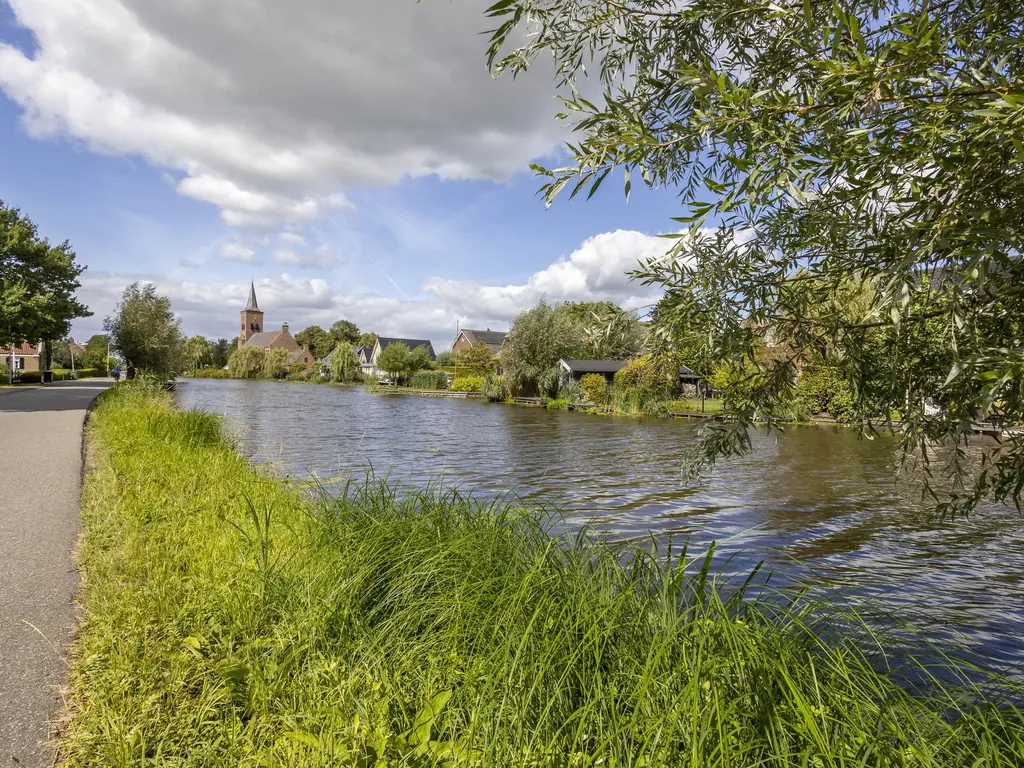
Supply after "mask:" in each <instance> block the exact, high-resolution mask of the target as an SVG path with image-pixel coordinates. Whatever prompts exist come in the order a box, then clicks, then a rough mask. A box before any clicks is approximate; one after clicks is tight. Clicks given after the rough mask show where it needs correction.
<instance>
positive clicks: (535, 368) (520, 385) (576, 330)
mask: <svg viewBox="0 0 1024 768" xmlns="http://www.w3.org/2000/svg"><path fill="white" fill-rule="evenodd" d="M582 337H583V332H582V329H581V328H580V326H579V325H578V324H577V323H576V321H575V320H574V319H573V317H572V314H571V312H568V311H565V310H562V311H558V310H557V309H555V308H553V307H552V306H551V305H550V304H548V303H547V301H545V300H543V299H542V300H541V301H540V302H539V303H538V304H537V306H535V307H533V308H532V309H527V310H525V311H524V312H520V313H519V315H518V316H517V317H516V319H515V320H514V321H513V322H512V328H511V329H510V330H509V333H508V336H507V337H506V340H505V346H504V348H503V350H502V353H501V363H502V366H503V367H504V369H505V375H506V378H507V380H508V382H509V384H510V386H511V387H512V388H513V389H514V390H516V391H536V390H539V389H545V390H548V389H551V384H552V381H556V380H557V375H558V371H557V368H556V366H557V365H558V360H559V359H560V358H563V357H566V358H572V357H578V355H577V352H578V351H579V350H580V349H582V346H583V342H582ZM542 384H543V385H544V386H541V385H542Z"/></svg>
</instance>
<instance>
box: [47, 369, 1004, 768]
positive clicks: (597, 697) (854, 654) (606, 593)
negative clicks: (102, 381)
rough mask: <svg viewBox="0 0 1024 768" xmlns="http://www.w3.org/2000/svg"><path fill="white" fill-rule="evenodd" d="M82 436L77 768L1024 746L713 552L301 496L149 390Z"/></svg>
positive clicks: (949, 751)
mask: <svg viewBox="0 0 1024 768" xmlns="http://www.w3.org/2000/svg"><path fill="white" fill-rule="evenodd" d="M89 442H90V449H91V455H92V468H91V470H90V473H89V476H88V478H87V481H86V490H85V503H84V509H83V517H84V525H85V537H84V543H83V549H82V569H83V573H84V579H85V589H84V591H83V595H82V601H83V604H84V607H85V620H84V623H83V626H82V631H81V634H80V637H79V641H78V644H77V647H76V649H75V652H74V654H73V658H72V669H71V685H72V691H71V698H70V701H71V702H72V711H71V713H70V715H71V716H70V719H69V721H68V725H67V728H66V732H65V736H64V739H63V742H62V746H63V754H64V756H65V762H66V764H67V765H97V764H110V765H134V764H142V763H146V762H152V761H158V762H164V763H181V764H203V765H224V766H228V765H230V766H234V765H256V764H266V765H339V764H340V765H346V764H356V763H357V761H358V760H360V759H365V763H363V764H366V765H376V764H378V763H377V760H378V759H379V758H385V757H386V758H387V759H388V760H389V764H406V765H435V764H441V763H446V764H449V765H480V766H484V765H486V766H505V765H538V766H540V765H560V766H562V765H596V764H598V761H601V762H600V764H601V765H619V766H623V765H638V764H641V765H648V766H662V765H664V766H669V765H671V766H675V765H681V764H694V765H737V766H746V765H754V764H758V765H766V766H778V767H779V768H781V767H782V766H790V765H793V764H809V765H825V766H831V765H854V764H857V765H860V764H865V765H910V764H914V765H931V766H939V765H943V766H947V765H948V766H953V765H963V764H971V765H993V766H1002V765H1006V766H1009V765H1015V764H1018V763H1017V761H1018V760H1019V755H1020V754H1021V750H1022V749H1024V729H1022V726H1021V720H1020V715H1019V713H1017V712H1016V710H1012V709H1008V708H1002V709H996V708H994V707H989V708H987V709H986V708H984V707H981V708H979V707H976V706H975V705H974V704H972V703H969V702H971V701H972V700H975V699H976V697H977V696H978V695H979V691H978V689H975V688H970V687H967V686H962V687H957V688H955V689H947V690H942V689H934V690H933V691H932V695H930V696H929V697H928V698H924V697H916V698H915V697H912V696H910V695H909V694H908V693H906V692H905V691H904V690H902V689H901V688H900V687H899V686H898V685H897V684H896V683H895V681H894V680H893V678H892V677H891V676H890V675H889V674H888V673H879V672H875V671H873V670H872V666H875V667H878V666H879V665H882V664H884V662H885V659H886V658H888V659H892V658H894V656H893V654H892V651H893V649H892V648H886V649H885V651H886V653H885V654H882V653H881V650H876V652H867V653H865V652H863V651H861V650H858V649H856V648H854V647H853V646H852V645H851V644H849V642H848V640H845V639H842V638H840V639H837V640H835V642H826V641H825V640H824V639H822V638H824V637H827V636H828V627H827V626H822V625H821V621H820V620H816V619H815V618H814V616H813V614H810V613H808V612H807V611H806V610H803V611H798V610H797V609H794V610H793V611H787V612H784V613H782V614H777V613H774V612H772V611H768V610H766V609H761V608H758V607H757V606H754V605H749V604H748V605H741V604H739V603H737V602H734V601H733V602H730V601H729V598H728V595H724V594H722V593H719V592H717V591H714V590H712V589H711V587H710V586H709V585H710V581H711V580H710V579H709V578H707V573H708V571H707V570H702V569H701V566H702V565H703V564H704V561H703V560H698V561H697V562H696V563H693V564H692V565H691V568H690V569H689V570H688V571H686V572H682V571H671V570H667V569H666V568H665V567H664V566H663V565H661V564H660V563H659V561H657V560H656V559H651V558H649V557H647V556H646V555H643V554H640V555H639V556H637V557H636V558H635V559H633V560H632V561H631V562H630V564H629V565H628V566H624V565H623V564H622V560H621V559H620V557H621V552H620V553H613V552H611V551H609V550H608V549H606V548H604V547H602V546H600V545H599V544H597V543H595V542H593V541H591V540H589V539H587V538H586V537H573V538H570V539H565V540H557V541H556V540H553V539H551V538H550V536H549V535H548V534H547V533H546V532H545V529H544V523H543V520H541V519H538V518H536V517H535V516H533V515H531V514H529V513H527V512H524V511H523V510H521V509H518V508H517V507H516V506H515V505H505V504H478V503H475V502H473V501H471V500H468V499H465V498H463V497H461V496H459V495H457V494H453V493H447V494H443V495H438V494H434V493H429V492H424V493H418V494H417V493H410V494H406V495H405V496H402V497H399V496H398V495H397V494H396V492H395V491H394V490H393V489H390V488H388V487H386V486H383V485H378V484H373V483H370V484H368V485H365V486H364V485H353V486H349V487H347V489H346V491H345V493H343V494H342V496H341V498H336V499H327V498H322V497H319V496H315V497H308V496H303V495H302V493H301V492H300V490H299V489H298V488H297V487H295V486H293V485H290V484H288V483H285V482H282V481H280V480H278V479H275V478H272V477H268V476H266V475H265V474H263V473H262V472H261V471H259V470H257V469H254V468H252V467H251V466H250V465H249V464H248V463H247V462H246V461H245V460H244V459H242V458H241V457H239V456H238V455H237V453H236V452H235V451H234V449H233V447H232V446H231V445H230V444H229V443H228V442H227V441H225V439H224V438H223V436H222V434H221V431H220V425H219V422H218V420H217V419H216V418H215V417H212V416H209V415H205V414H198V413H191V412H180V411H178V410H176V409H175V407H174V406H173V402H172V400H171V399H170V397H169V396H167V395H166V394H163V393H160V392H158V391H153V390H148V389H146V388H145V387H144V386H143V385H141V383H140V384H132V385H127V386H122V387H118V388H117V390H116V392H112V393H110V394H108V395H106V396H105V397H104V398H103V400H102V401H101V402H100V403H99V405H98V406H97V408H96V410H95V412H94V416H93V419H92V423H91V427H90V430H89ZM832 634H835V633H832ZM842 637H846V638H848V637H849V635H848V634H847V635H843V636H842ZM903 671H906V670H903ZM947 716H949V717H948V719H947ZM979 760H980V762H975V761H979ZM403 761H404V762H403Z"/></svg>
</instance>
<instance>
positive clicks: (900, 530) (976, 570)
mask: <svg viewBox="0 0 1024 768" xmlns="http://www.w3.org/2000/svg"><path fill="white" fill-rule="evenodd" d="M178 398H179V401H180V402H181V403H182V405H184V406H185V407H189V408H201V409H205V410H208V411H210V412H213V413H219V414H223V415H224V416H225V417H226V418H227V421H228V424H229V425H230V427H231V428H232V429H233V430H234V432H235V434H236V436H237V439H238V440H239V443H240V446H241V448H242V450H243V451H245V452H246V453H247V454H248V455H250V456H252V457H253V458H255V459H256V460H257V461H261V462H269V463H273V464H275V465H276V466H278V467H279V468H280V469H281V470H282V471H284V472H286V473H288V474H291V475H293V476H296V477H298V478H300V479H306V478H309V477H311V476H316V477H319V478H322V479H334V478H357V479H358V478H362V477H363V476H364V475H365V473H366V471H367V469H368V468H369V467H370V466H372V468H373V470H374V472H375V473H376V474H377V475H378V476H384V475H388V476H390V478H391V479H392V480H394V481H396V482H398V483H401V484H403V485H407V486H420V485H423V484H426V483H428V482H433V481H438V480H442V481H443V482H444V483H445V484H446V485H456V486H458V487H460V488H461V489H463V490H464V491H466V492H469V491H472V492H474V493H477V494H483V495H490V494H496V493H503V492H514V493H516V494H517V495H518V496H519V497H520V498H522V499H523V500H524V501H526V502H527V503H530V504H533V505H551V506H557V507H559V508H560V509H562V510H564V511H565V512H566V513H568V514H569V515H570V519H572V520H575V521H580V522H583V521H590V522H593V523H594V524H596V525H597V526H598V527H600V529H601V530H602V532H604V533H606V534H608V535H610V536H611V537H613V538H615V539H642V538H649V537H650V536H651V535H654V536H656V537H659V538H664V537H667V536H669V535H672V536H673V538H674V539H676V540H681V539H683V538H684V537H689V539H690V542H691V544H690V548H691V551H702V550H703V548H706V547H707V546H708V545H709V544H710V543H711V542H712V541H716V542H717V547H718V549H717V551H718V552H719V553H721V554H722V558H721V559H720V562H723V563H724V561H725V558H726V556H731V557H732V560H731V561H730V562H729V564H728V569H729V570H730V571H732V572H739V573H742V572H745V571H749V570H750V569H751V568H752V567H753V566H754V565H755V564H756V563H758V562H759V561H764V563H765V568H767V569H769V570H770V571H772V572H773V573H774V574H776V577H777V578H778V579H781V580H782V581H783V583H786V584H791V585H807V586H808V587H811V588H812V589H814V590H816V591H819V592H820V591H821V590H829V591H830V592H831V593H832V594H834V595H835V596H836V597H837V598H838V599H842V600H844V601H846V602H850V603H855V604H858V605H860V606H863V607H864V608H865V609H869V610H870V611H871V612H872V613H875V612H878V613H880V614H882V615H886V616H888V617H890V619H895V620H896V621H897V622H899V623H900V624H906V625H908V626H910V627H912V628H913V629H914V630H915V631H916V632H918V633H920V634H921V635H922V636H923V637H925V638H926V639H928V640H932V641H935V642H938V643H941V644H943V645H944V646H950V645H952V644H955V645H956V646H958V647H962V648H964V649H965V650H967V651H968V652H970V653H971V655H972V656H974V657H975V658H977V659H978V660H979V661H981V662H983V663H984V664H985V666H990V667H993V668H998V669H1001V670H1005V671H1011V670H1012V671H1014V673H1015V674H1017V675H1020V674H1022V670H1024V640H1022V638H1024V518H1022V517H1021V515H1019V514H1018V513H1017V512H1016V511H1015V510H1012V509H1009V508H1007V507H1003V506H998V505H988V506H986V507H983V508H981V509H980V510H978V511H977V512H976V513H975V514H973V515H972V516H971V517H970V518H968V519H957V520H938V519H935V518H934V517H933V516H931V515H929V514H928V513H927V511H926V509H925V508H923V507H922V506H921V505H920V493H919V491H918V489H917V488H916V487H915V485H914V483H913V482H909V481H902V482H894V480H893V473H892V460H893V456H894V450H895V442H894V441H893V440H891V439H876V440H871V441H869V440H861V439H858V437H857V435H856V434H855V433H854V431H853V430H849V429H843V428H838V427H799V428H791V429H789V430H787V432H786V433H785V434H784V435H782V436H779V435H776V434H773V435H771V436H767V435H764V434H758V435H755V436H754V439H753V450H752V451H751V452H750V453H749V454H748V455H746V456H743V457H741V458H736V459H730V460H728V461H725V462H722V463H720V464H719V465H718V466H717V467H716V468H715V470H714V471H713V472H712V473H710V474H709V475H708V476H707V477H706V478H705V479H704V480H703V481H702V482H701V483H700V484H699V485H696V486H690V487H687V486H686V485H685V484H684V483H683V481H682V477H681V473H680V464H681V456H682V454H683V451H684V450H685V448H686V447H687V446H688V445H689V444H691V442H692V439H693V433H694V429H695V426H694V424H693V423H692V422H687V421H676V420H653V419H652V420H635V419H630V418H609V417H603V416H594V415H587V414H577V413H549V412H547V411H545V410H542V409H535V408H521V407H515V406H507V405H493V404H487V403H481V402H477V401H473V400H451V399H444V398H421V397H411V396H381V395H372V394H370V393H369V391H367V390H366V389H364V388H362V387H331V386H311V385H303V384H285V383H277V382H268V381H237V380H206V379H194V380H193V379H190V380H183V381H181V382H179V385H178Z"/></svg>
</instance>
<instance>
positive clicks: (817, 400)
mask: <svg viewBox="0 0 1024 768" xmlns="http://www.w3.org/2000/svg"><path fill="white" fill-rule="evenodd" d="M795 406H796V410H797V411H798V412H799V413H801V414H807V415H809V416H815V415H817V414H819V413H822V412H824V411H827V412H828V413H829V414H830V415H831V416H832V418H834V419H835V420H836V421H849V420H850V419H851V418H852V417H853V392H852V391H851V390H850V385H849V384H848V383H847V382H846V380H845V379H843V377H842V376H841V375H840V373H839V370H838V369H837V368H834V367H832V366H828V365H811V366H807V367H806V368H804V370H803V372H802V373H801V375H800V380H799V381H797V384H796V403H795Z"/></svg>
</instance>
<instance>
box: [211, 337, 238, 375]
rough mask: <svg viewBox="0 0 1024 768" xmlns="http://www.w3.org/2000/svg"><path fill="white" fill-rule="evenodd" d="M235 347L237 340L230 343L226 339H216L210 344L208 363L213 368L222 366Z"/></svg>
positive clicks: (225, 363) (226, 362)
mask: <svg viewBox="0 0 1024 768" xmlns="http://www.w3.org/2000/svg"><path fill="white" fill-rule="evenodd" d="M237 347H238V342H237V341H235V343H234V344H232V343H231V342H230V341H228V340H227V339H217V341H215V342H214V343H213V344H211V345H210V365H211V366H212V367H214V368H223V367H224V366H226V365H227V364H228V358H229V357H231V353H232V352H233V351H234V350H235V349H237Z"/></svg>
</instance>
